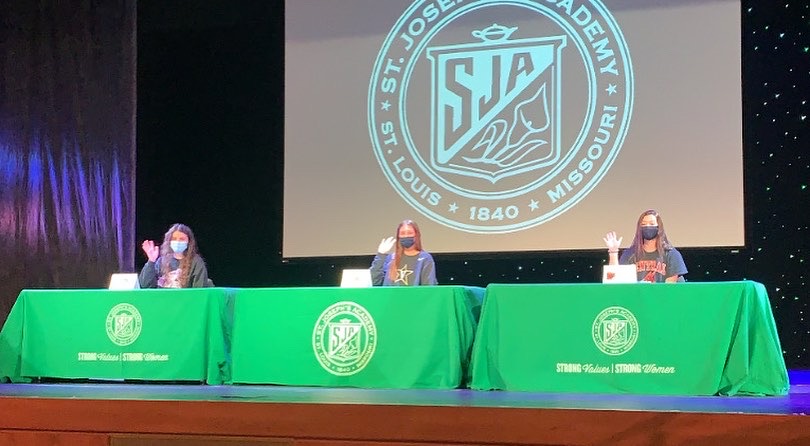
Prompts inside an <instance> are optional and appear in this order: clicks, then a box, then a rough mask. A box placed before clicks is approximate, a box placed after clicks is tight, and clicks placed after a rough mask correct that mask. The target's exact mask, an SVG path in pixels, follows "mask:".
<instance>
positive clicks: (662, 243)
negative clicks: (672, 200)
mask: <svg viewBox="0 0 810 446" xmlns="http://www.w3.org/2000/svg"><path fill="white" fill-rule="evenodd" d="M648 215H652V216H654V217H655V221H656V223H658V235H657V236H656V237H655V248H656V250H657V251H658V258H659V259H663V258H664V253H665V252H666V251H669V250H670V249H672V244H671V243H670V242H669V238H667V231H666V230H664V220H663V219H662V218H661V216H660V215H659V214H658V211H656V210H654V209H647V210H646V211H644V212H642V213H641V215H639V216H638V221H637V222H636V236H635V237H633V243H632V244H631V245H630V248H628V249H630V252H632V253H634V254H635V256H636V261H638V260H640V259H641V257H642V256H643V255H644V237H643V236H642V235H641V221H642V220H644V217H646V216H648Z"/></svg>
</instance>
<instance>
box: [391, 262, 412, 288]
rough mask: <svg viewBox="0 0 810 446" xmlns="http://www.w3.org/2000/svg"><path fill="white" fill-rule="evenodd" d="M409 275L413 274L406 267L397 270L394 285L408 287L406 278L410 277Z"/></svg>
mask: <svg viewBox="0 0 810 446" xmlns="http://www.w3.org/2000/svg"><path fill="white" fill-rule="evenodd" d="M411 274H413V271H411V270H409V269H408V265H403V266H402V268H400V269H398V270H397V280H395V281H394V283H401V284H403V285H408V277H411Z"/></svg>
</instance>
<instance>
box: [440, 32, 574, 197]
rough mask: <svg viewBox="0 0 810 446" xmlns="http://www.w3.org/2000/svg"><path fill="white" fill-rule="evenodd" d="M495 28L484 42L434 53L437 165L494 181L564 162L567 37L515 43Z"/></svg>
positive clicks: (476, 34)
mask: <svg viewBox="0 0 810 446" xmlns="http://www.w3.org/2000/svg"><path fill="white" fill-rule="evenodd" d="M515 30H517V28H505V27H502V26H498V25H492V26H490V27H489V28H486V29H484V30H481V31H475V32H473V33H472V35H473V36H474V37H477V38H479V39H480V40H481V42H473V43H464V44H457V45H448V46H439V47H432V48H428V50H427V57H428V59H429V60H430V62H431V69H432V82H431V83H432V89H431V92H432V94H431V103H432V105H431V125H432V126H433V128H434V130H435V131H433V132H431V133H432V134H433V138H432V141H431V151H430V153H431V157H430V160H431V165H432V167H433V168H435V169H437V170H440V171H443V172H449V173H455V174H459V175H464V176H470V177H476V178H482V179H486V180H489V181H490V182H492V183H495V182H497V181H498V180H499V179H501V178H505V177H507V176H511V175H517V174H520V173H524V172H527V171H531V170H535V169H540V168H542V167H548V166H552V165H554V164H555V163H557V162H558V161H559V159H560V153H561V147H560V125H561V118H560V116H561V110H560V97H559V96H560V90H561V88H560V82H561V63H560V55H561V52H562V49H563V48H564V47H565V45H566V37H565V36H555V37H544V38H532V39H520V40H509V36H510V35H511V34H512V33H513V32H514V31H515Z"/></svg>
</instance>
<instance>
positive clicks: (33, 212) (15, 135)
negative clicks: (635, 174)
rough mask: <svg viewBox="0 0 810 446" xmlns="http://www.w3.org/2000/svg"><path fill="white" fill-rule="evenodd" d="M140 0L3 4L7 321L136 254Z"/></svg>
mask: <svg viewBox="0 0 810 446" xmlns="http://www.w3.org/2000/svg"><path fill="white" fill-rule="evenodd" d="M135 12H136V3H135V0H129V1H128V0H84V1H83V0H72V1H64V0H63V1H59V0H41V1H38V0H16V1H14V0H0V24H1V25H0V321H5V318H6V316H7V314H8V312H9V310H10V309H11V306H12V305H13V303H14V301H15V299H16V297H17V295H18V294H19V292H20V290H21V289H23V288H98V287H104V286H106V284H107V281H108V279H109V275H110V273H113V272H118V271H131V270H132V269H133V265H132V262H133V257H134V216H135V215H134V214H135V210H134V205H135V201H134V195H133V194H134V181H135V172H134V169H135V56H136V44H135V42H136V39H135V16H136V14H135Z"/></svg>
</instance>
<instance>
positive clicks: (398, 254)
mask: <svg viewBox="0 0 810 446" xmlns="http://www.w3.org/2000/svg"><path fill="white" fill-rule="evenodd" d="M403 226H411V227H412V228H413V232H414V234H413V247H414V248H416V250H417V251H422V231H420V230H419V226H418V225H417V224H416V223H414V222H413V221H412V220H403V221H402V223H400V224H399V226H397V241H396V245H394V246H396V248H395V249H396V251H394V261H393V262H391V264H390V265H388V277H390V278H391V280H396V278H397V270H398V269H399V261H400V259H401V258H402V253H403V252H404V251H405V248H403V247H402V245H400V244H399V230H400V229H401V228H402V227H403Z"/></svg>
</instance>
